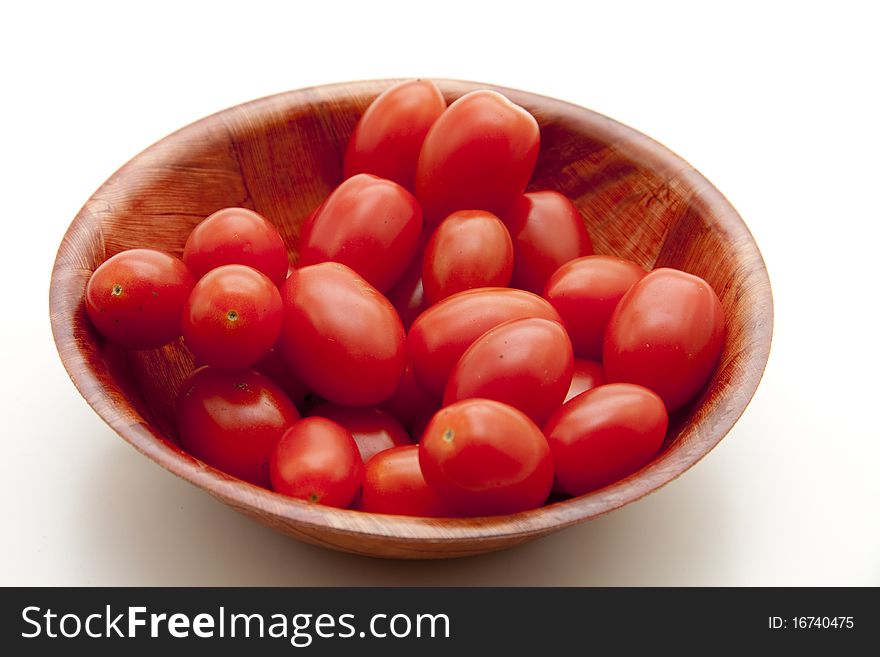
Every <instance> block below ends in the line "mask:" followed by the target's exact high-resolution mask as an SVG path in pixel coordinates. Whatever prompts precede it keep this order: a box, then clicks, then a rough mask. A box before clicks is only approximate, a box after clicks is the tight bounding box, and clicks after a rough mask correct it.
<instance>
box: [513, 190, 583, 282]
mask: <svg viewBox="0 0 880 657" xmlns="http://www.w3.org/2000/svg"><path fill="white" fill-rule="evenodd" d="M504 222H505V223H506V224H507V228H508V229H509V230H510V236H511V238H512V240H513V248H514V252H515V254H516V255H515V258H514V266H513V276H512V277H511V279H510V285H511V287H518V288H522V289H523V290H529V291H530V292H534V293H535V294H541V293H542V292H543V291H544V286H545V285H546V284H547V280H548V279H549V278H550V276H552V275H553V272H555V271H556V270H557V269H559V267H560V266H562V265H564V264H565V263H566V262H569V261H570V260H574V259H575V258H580V257H583V256H587V255H591V254H592V253H593V243H592V241H591V240H590V235H589V233H588V232H587V227H586V225H585V224H584V219H583V217H582V216H581V213H580V212H579V211H578V209H577V208H576V207H575V205H574V203H572V202H571V200H570V199H569V198H568V197H566V196H564V195H562V194H560V193H559V192H554V191H543V192H530V193H528V194H523V195H522V196H520V197H518V198H517V199H516V200H515V201H514V202H513V204H512V205H511V206H510V209H509V210H508V211H507V214H506V216H505V217H504Z"/></svg>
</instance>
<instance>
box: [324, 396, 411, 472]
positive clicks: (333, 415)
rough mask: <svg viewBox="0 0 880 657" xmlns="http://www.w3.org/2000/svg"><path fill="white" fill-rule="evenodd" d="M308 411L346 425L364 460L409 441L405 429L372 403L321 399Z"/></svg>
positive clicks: (409, 442)
mask: <svg viewBox="0 0 880 657" xmlns="http://www.w3.org/2000/svg"><path fill="white" fill-rule="evenodd" d="M309 415H310V416H313V417H315V416H320V417H325V418H327V419H328V420H333V421H334V422H336V423H338V424H340V425H342V426H343V427H345V428H346V430H348V431H349V432H350V433H351V435H352V436H353V437H354V441H355V443H357V447H358V451H359V452H360V455H361V458H362V459H363V460H364V463H366V462H367V461H368V460H370V458H371V457H372V456H373V455H374V454H378V453H379V452H381V451H383V450H386V449H391V448H392V447H394V446H396V445H410V444H412V441H410V439H409V434H408V433H407V432H406V429H404V428H403V427H402V426H401V425H400V423H399V422H398V421H397V420H395V419H394V418H393V417H391V416H390V415H388V413H385V412H384V411H382V410H380V409H378V408H376V407H375V406H370V407H367V408H352V407H350V406H340V405H339V404H333V403H332V402H324V403H323V404H319V405H318V406H316V407H315V408H313V409H312V410H311V411H310V412H309Z"/></svg>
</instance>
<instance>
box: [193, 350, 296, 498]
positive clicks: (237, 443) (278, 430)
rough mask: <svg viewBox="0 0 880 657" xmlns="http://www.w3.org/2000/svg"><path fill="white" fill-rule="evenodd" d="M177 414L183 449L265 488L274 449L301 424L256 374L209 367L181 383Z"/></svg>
mask: <svg viewBox="0 0 880 657" xmlns="http://www.w3.org/2000/svg"><path fill="white" fill-rule="evenodd" d="M176 410H177V430H178V432H179V434H180V442H181V444H182V445H183V448H184V449H186V450H187V451H188V452H189V453H190V454H192V455H193V456H195V457H196V458H199V459H201V460H202V461H204V462H205V463H207V464H208V465H211V466H213V467H215V468H217V469H218V470H222V471H223V472H226V473H228V474H230V475H232V476H234V477H238V478H239V479H244V480H245V481H249V482H250V483H252V484H256V485H258V486H263V487H264V488H268V487H269V459H270V457H271V454H272V450H273V449H274V448H275V444H276V443H277V442H278V440H279V438H281V435H282V434H283V433H284V432H285V431H286V430H287V428H288V427H289V426H291V425H292V424H293V423H294V422H296V421H297V420H299V419H300V417H299V412H298V411H297V410H296V406H294V405H293V402H291V401H290V399H288V398H287V395H285V394H284V392H283V391H282V390H281V388H279V387H278V386H277V385H275V384H274V383H273V382H272V381H270V380H269V379H268V378H267V377H265V376H263V375H262V374H260V373H259V372H255V371H253V370H221V369H217V368H214V367H208V366H205V367H202V368H200V369H198V370H196V371H195V372H193V373H192V374H191V375H190V376H189V378H188V379H187V380H186V381H184V383H183V385H182V386H181V388H180V395H179V396H178V398H177V409H176Z"/></svg>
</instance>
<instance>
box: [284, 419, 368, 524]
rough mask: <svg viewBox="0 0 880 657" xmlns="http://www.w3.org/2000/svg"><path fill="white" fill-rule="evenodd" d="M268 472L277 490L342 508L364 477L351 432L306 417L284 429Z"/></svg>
mask: <svg viewBox="0 0 880 657" xmlns="http://www.w3.org/2000/svg"><path fill="white" fill-rule="evenodd" d="M269 472H270V474H271V479H272V488H273V490H275V491H276V492H278V493H281V494H282V495H287V496H289V497H296V498H299V499H302V500H306V501H307V502H312V503H314V504H324V505H326V506H335V507H340V508H344V507H346V506H348V505H349V504H351V502H352V500H354V498H355V495H357V493H358V491H359V490H360V487H361V484H362V483H363V480H364V464H363V462H362V461H361V457H360V454H358V450H357V446H356V445H355V442H354V439H353V438H352V436H351V434H350V433H349V432H348V431H346V430H345V429H344V428H343V427H341V426H340V425H338V424H337V423H336V422H333V421H332V420H328V419H326V418H323V417H307V418H305V419H303V420H300V421H299V422H297V423H296V424H294V425H293V426H292V427H290V428H289V429H288V430H287V431H285V432H284V435H283V436H281V439H280V440H279V441H278V443H277V445H276V446H275V449H274V450H273V452H272V460H271V462H270V470H269Z"/></svg>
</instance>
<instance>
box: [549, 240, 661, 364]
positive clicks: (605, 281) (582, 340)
mask: <svg viewBox="0 0 880 657" xmlns="http://www.w3.org/2000/svg"><path fill="white" fill-rule="evenodd" d="M644 275H645V270H644V269H642V268H641V267H640V266H639V265H637V264H636V263H634V262H631V261H629V260H624V259H623V258H617V257H615V256H606V255H591V256H585V257H583V258H578V259H576V260H572V261H570V262H567V263H565V264H564V265H562V266H561V267H560V268H559V269H557V270H556V271H555V272H554V273H553V275H552V276H551V277H550V279H549V280H548V281H547V286H546V288H545V289H544V298H545V299H547V300H548V301H549V302H550V303H551V304H552V305H553V307H554V308H555V309H556V311H557V312H558V313H559V316H560V317H561V318H562V323H563V324H564V325H565V329H566V330H567V331H568V335H569V336H570V337H571V344H572V345H573V346H574V353H575V355H576V356H578V357H579V358H586V359H589V360H595V361H599V360H602V341H603V339H604V337H605V328H606V326H608V320H609V319H610V318H611V313H613V312H614V309H615V308H616V307H617V303H618V302H619V301H620V299H621V298H622V297H623V295H624V294H626V292H627V290H629V289H630V288H631V287H632V286H633V285H634V284H635V283H636V281H638V280H639V279H641V278H642V277H643V276H644Z"/></svg>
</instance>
